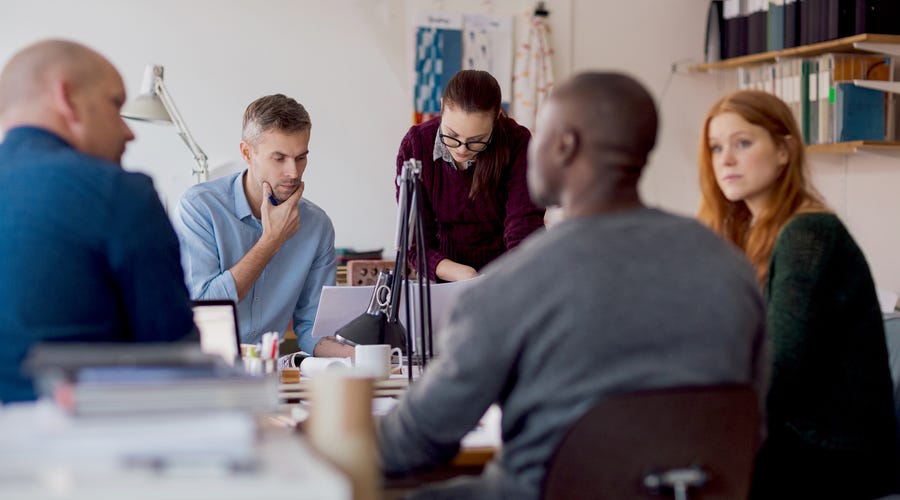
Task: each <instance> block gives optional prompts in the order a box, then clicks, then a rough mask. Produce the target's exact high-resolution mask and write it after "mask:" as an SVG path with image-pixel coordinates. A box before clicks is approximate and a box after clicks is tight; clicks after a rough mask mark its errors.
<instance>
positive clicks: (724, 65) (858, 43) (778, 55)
mask: <svg viewBox="0 0 900 500" xmlns="http://www.w3.org/2000/svg"><path fill="white" fill-rule="evenodd" d="M829 52H849V53H880V54H886V55H891V56H895V57H900V35H878V34H868V33H864V34H860V35H854V36H850V37H846V38H839V39H837V40H829V41H827V42H820V43H814V44H810V45H803V46H799V47H791V48H789V49H784V50H776V51H770V52H761V53H757V54H750V55H746V56H741V57H733V58H730V59H724V60H722V61H716V62H711V63H704V64H697V65H694V66H690V67H689V68H688V71H690V72H693V73H707V72H715V71H720V70H736V69H738V68H742V67H747V66H755V65H759V64H765V63H772V62H776V61H778V60H780V59H783V58H788V57H814V56H818V55H822V54H826V53H829ZM853 83H854V85H857V86H859V87H866V88H872V89H875V90H881V91H884V92H893V93H900V82H884V81H867V80H853ZM861 150H865V151H878V152H897V151H900V142H883V141H882V142H878V141H850V142H839V143H833V144H814V145H810V146H807V151H808V152H809V153H812V154H824V155H831V154H834V155H846V154H854V153H857V152H859V151H861Z"/></svg>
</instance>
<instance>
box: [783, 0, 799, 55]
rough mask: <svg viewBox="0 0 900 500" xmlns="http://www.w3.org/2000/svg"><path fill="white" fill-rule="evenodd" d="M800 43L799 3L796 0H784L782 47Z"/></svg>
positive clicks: (788, 47) (790, 46)
mask: <svg viewBox="0 0 900 500" xmlns="http://www.w3.org/2000/svg"><path fill="white" fill-rule="evenodd" d="M798 45H800V4H799V3H798V0H784V48H786V49H790V48H792V47H796V46H798Z"/></svg>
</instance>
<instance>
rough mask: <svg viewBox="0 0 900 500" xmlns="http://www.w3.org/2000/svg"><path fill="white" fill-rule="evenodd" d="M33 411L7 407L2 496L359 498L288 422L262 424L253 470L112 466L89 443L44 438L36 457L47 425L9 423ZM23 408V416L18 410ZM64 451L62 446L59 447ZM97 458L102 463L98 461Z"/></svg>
mask: <svg viewBox="0 0 900 500" xmlns="http://www.w3.org/2000/svg"><path fill="white" fill-rule="evenodd" d="M16 406H18V405H16ZM28 411H32V410H30V409H25V408H24V407H21V406H20V407H19V408H15V409H14V408H12V407H3V408H0V428H3V429H4V430H6V431H7V432H5V433H4V434H3V435H0V498H4V499H19V498H28V499H56V500H59V499H67V500H82V499H84V500H88V499H90V500H106V499H109V500H113V499H115V500H119V499H123V498H128V499H138V500H141V499H148V500H149V499H154V500H155V499H160V498H191V499H199V500H205V499H209V500H225V499H235V500H238V499H247V498H259V497H264V498H265V497H267V498H273V499H274V498H286V497H289V498H292V499H309V500H318V499H335V500H338V499H350V498H352V492H351V489H350V484H349V481H348V480H347V479H346V478H345V477H344V476H343V475H342V474H340V473H339V472H338V471H337V470H336V469H334V468H333V467H332V466H331V465H329V464H328V463H326V462H325V461H324V460H322V459H320V458H319V457H318V456H317V455H316V454H315V453H314V452H313V451H312V450H311V449H310V447H309V446H308V445H307V443H306V440H305V439H303V437H302V436H297V435H294V434H293V433H291V432H290V431H287V430H285V429H275V428H266V427H265V426H263V428H262V429H261V432H260V439H259V442H258V444H257V445H256V447H255V451H256V458H257V460H256V462H255V464H256V465H255V466H254V467H253V468H251V469H250V470H244V471H231V470H228V469H227V468H224V467H222V466H216V467H212V466H207V467H200V466H181V467H177V468H172V469H154V468H153V467H149V466H137V467H135V466H132V467H126V466H124V465H118V466H111V465H109V464H107V463H105V462H104V460H103V457H100V459H99V460H97V461H93V460H92V459H91V457H92V453H97V452H96V451H95V449H94V450H93V451H92V448H91V446H90V444H85V445H84V448H85V449H84V451H83V452H81V451H80V450H73V449H71V448H67V449H66V450H54V448H53V445H52V443H51V444H50V445H48V444H47V443H41V445H40V446H41V448H40V449H42V450H44V449H46V452H45V455H46V459H44V458H45V457H42V456H37V457H35V456H34V454H32V456H30V457H29V456H28V450H27V447H28V446H29V445H28V443H29V442H31V441H33V440H34V438H35V437H38V438H39V437H40V436H41V435H42V432H40V429H23V431H24V432H23V433H22V434H24V435H25V437H24V438H20V437H17V436H14V435H11V434H14V433H10V432H8V429H9V428H10V427H7V426H6V425H5V424H14V423H16V422H18V423H17V424H16V425H17V426H19V427H25V426H27V424H25V425H22V424H21V422H22V421H23V417H24V418H26V419H27V417H28V414H27V412H28ZM39 411H40V410H38V409H37V408H35V409H34V410H33V412H34V413H35V414H38V413H39ZM16 412H18V415H12V413H16ZM23 412H24V413H23ZM32 420H35V421H37V420H40V419H39V418H34V419H32ZM35 425H39V424H35ZM123 425H127V423H126V424H123ZM35 431H37V432H35ZM29 433H30V434H31V435H28V434H29ZM60 451H62V452H63V453H58V452H60ZM23 455H24V458H23ZM53 457H56V458H55V459H54V458H53ZM73 457H83V459H82V460H76V459H73ZM34 462H37V463H34ZM97 462H101V463H103V465H100V466H98V465H96V463H97Z"/></svg>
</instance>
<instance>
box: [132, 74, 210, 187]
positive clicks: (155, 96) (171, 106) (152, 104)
mask: <svg viewBox="0 0 900 500" xmlns="http://www.w3.org/2000/svg"><path fill="white" fill-rule="evenodd" d="M121 115H122V116H124V117H125V118H131V119H134V120H143V121H151V122H158V123H159V122H167V123H172V124H174V125H175V130H177V131H178V135H180V136H181V138H182V140H184V143H185V144H186V145H187V147H188V149H190V150H191V153H192V154H193V155H194V160H196V161H197V166H196V167H194V176H195V177H196V179H197V182H203V181H206V180H207V179H208V178H209V168H208V167H209V165H208V158H207V156H206V153H204V152H203V150H202V149H200V146H199V145H198V144H197V141H195V140H194V136H192V135H191V132H190V131H189V130H188V128H187V124H185V123H184V119H183V118H181V113H179V112H178V107H177V106H175V101H173V100H172V96H171V95H170V94H169V91H168V89H166V84H165V83H163V67H162V66H159V65H157V64H149V65H147V69H145V70H144V80H143V82H142V83H141V91H140V94H138V96H137V97H135V98H134V99H132V100H131V101H129V102H128V103H126V104H125V106H124V107H122V112H121Z"/></svg>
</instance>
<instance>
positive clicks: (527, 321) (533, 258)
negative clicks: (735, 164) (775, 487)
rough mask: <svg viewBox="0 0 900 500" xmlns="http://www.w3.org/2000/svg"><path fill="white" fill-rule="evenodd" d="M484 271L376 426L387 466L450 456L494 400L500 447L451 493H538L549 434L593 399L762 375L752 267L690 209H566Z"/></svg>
mask: <svg viewBox="0 0 900 500" xmlns="http://www.w3.org/2000/svg"><path fill="white" fill-rule="evenodd" d="M484 274H485V276H484V277H481V278H479V279H480V280H481V282H480V283H478V284H475V285H473V286H472V287H471V288H470V291H468V292H467V293H466V295H464V296H463V297H461V299H460V300H459V301H458V302H457V304H455V307H454V308H453V309H452V312H451V313H450V317H449V319H448V324H446V325H444V326H443V328H442V329H440V330H439V332H438V340H437V341H438V342H440V344H441V347H442V349H441V350H440V352H441V356H440V358H439V359H438V360H437V361H436V362H434V363H433V364H431V365H429V368H428V371H427V373H426V375H425V376H424V377H423V378H422V380H420V381H419V382H417V383H416V384H415V385H414V386H413V387H412V388H411V389H410V390H409V392H408V393H407V394H406V396H405V397H404V399H403V400H402V401H401V403H400V404H399V405H398V406H397V407H396V408H395V409H394V411H393V412H392V413H390V414H389V415H387V416H386V417H384V418H383V419H381V420H380V421H379V423H378V437H379V447H380V456H381V461H382V465H383V467H384V470H385V472H387V473H389V474H396V473H404V472H408V471H414V470H418V469H422V468H427V467H428V466H431V465H434V464H438V463H441V462H445V461H447V460H449V459H450V458H451V457H453V456H454V454H455V453H456V452H457V450H458V443H459V440H460V438H461V437H462V436H463V435H464V434H465V433H466V432H467V431H468V430H470V429H471V428H472V427H473V426H474V425H475V424H476V422H477V421H478V419H479V417H480V416H481V415H482V413H483V412H484V411H485V409H486V408H487V407H488V406H489V405H490V404H491V403H494V402H497V403H499V404H500V406H501V408H502V410H503V419H502V436H503V450H502V452H501V453H500V454H499V455H498V456H497V457H496V458H495V459H494V461H493V463H492V464H490V465H489V466H488V467H487V469H486V470H485V473H484V475H483V476H482V478H481V479H480V483H481V486H480V487H479V488H480V489H475V490H473V489H471V488H466V489H463V490H459V491H462V492H464V493H462V494H464V495H473V494H474V495H476V496H478V497H481V498H491V497H507V498H538V496H539V494H540V487H541V481H542V479H543V476H544V472H545V464H546V462H547V460H548V459H549V458H550V456H551V454H552V453H553V451H554V449H555V448H556V445H557V443H558V441H559V440H560V439H561V438H562V436H563V434H564V433H565V431H566V430H567V428H568V427H569V425H570V424H571V423H573V421H574V420H575V419H576V418H577V417H579V416H580V415H581V414H583V413H584V412H585V411H587V410H588V409H589V408H590V407H591V406H592V405H594V404H595V403H596V402H597V401H598V400H600V399H602V398H604V397H606V396H608V395H611V394H617V393H623V392H628V391H634V390H637V389H647V388H659V387H666V386H675V385H704V384H716V383H724V382H743V383H747V382H750V383H754V384H756V385H757V387H758V388H761V386H762V383H763V381H762V378H763V370H762V369H761V366H762V363H763V362H764V360H763V355H762V346H763V336H764V312H763V303H762V299H761V297H760V293H759V291H758V286H757V284H756V281H755V278H754V275H753V271H752V269H751V268H750V265H749V264H748V263H747V262H746V261H745V259H744V258H743V257H742V256H741V255H740V254H739V253H738V252H737V251H736V250H735V249H733V248H731V247H730V246H729V245H728V244H727V243H725V242H724V241H722V240H721V239H720V238H718V237H717V236H715V235H714V234H712V233H711V232H710V231H708V230H707V229H705V228H704V227H702V226H701V225H700V224H698V223H697V222H695V221H693V220H689V219H686V218H682V217H677V216H674V215H670V214H667V213H664V212H661V211H658V210H654V209H640V210H631V211H623V212H617V213H613V214H607V215H602V216H595V217H585V218H580V219H574V220H570V221H567V222H564V223H562V224H560V225H559V226H557V227H554V228H553V229H551V230H549V231H546V232H542V233H538V234H535V235H533V236H532V237H530V238H529V239H528V240H526V241H525V242H524V243H523V244H522V245H521V246H520V247H519V248H517V249H516V250H514V251H513V252H511V253H509V254H507V255H506V256H504V257H502V258H501V259H499V260H498V261H497V262H495V263H494V264H492V265H491V266H489V267H488V268H486V270H485V272H484ZM599 451H600V450H598V452H599ZM473 492H474V493H473Z"/></svg>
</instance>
